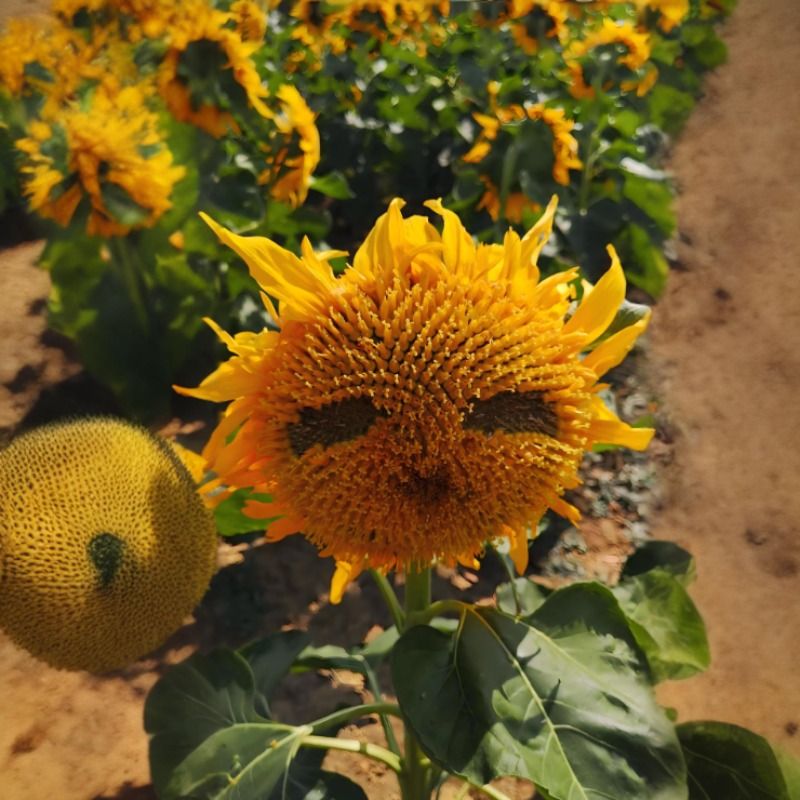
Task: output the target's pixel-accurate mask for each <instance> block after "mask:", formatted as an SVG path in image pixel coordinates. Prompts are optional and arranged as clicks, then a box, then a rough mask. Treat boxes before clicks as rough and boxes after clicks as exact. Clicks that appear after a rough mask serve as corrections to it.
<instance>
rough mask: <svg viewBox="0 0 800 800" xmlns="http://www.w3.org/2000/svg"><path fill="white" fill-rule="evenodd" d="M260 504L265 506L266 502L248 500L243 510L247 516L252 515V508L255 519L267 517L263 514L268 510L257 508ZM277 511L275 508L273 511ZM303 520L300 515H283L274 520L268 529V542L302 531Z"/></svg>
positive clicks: (277, 540)
mask: <svg viewBox="0 0 800 800" xmlns="http://www.w3.org/2000/svg"><path fill="white" fill-rule="evenodd" d="M256 505H258V506H264V505H266V504H265V503H257V502H256V501H255V500H248V501H247V502H246V503H245V505H244V508H243V509H242V511H243V512H244V513H245V515H246V516H248V517H249V516H251V513H250V509H251V508H252V511H253V513H252V517H253V519H265V517H263V516H261V515H263V514H265V513H267V512H266V510H265V509H264V508H256ZM272 513H273V514H274V513H275V512H274V510H273V512H272ZM303 522H304V520H302V519H301V518H300V517H283V518H282V519H279V520H277V521H276V522H273V523H272V524H271V525H270V526H269V530H268V531H267V541H268V542H279V541H280V540H281V539H285V538H286V537H287V536H291V535H292V534H294V533H300V531H302V530H303Z"/></svg>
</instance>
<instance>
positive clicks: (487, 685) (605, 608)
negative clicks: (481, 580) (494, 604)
mask: <svg viewBox="0 0 800 800" xmlns="http://www.w3.org/2000/svg"><path fill="white" fill-rule="evenodd" d="M570 588H572V589H574V591H572V592H571V593H570V592H569V591H566V590H565V591H564V592H563V593H556V594H555V595H554V596H553V597H551V598H549V599H548V600H547V601H546V602H545V603H544V604H543V605H542V606H541V607H540V608H539V609H538V611H537V612H536V613H535V614H534V615H533V616H532V617H530V618H529V621H528V622H529V623H530V624H528V622H522V621H520V620H517V619H514V618H513V617H510V616H508V615H506V614H503V613H501V612H499V611H496V610H494V609H489V608H480V607H472V606H464V607H463V610H462V613H461V618H460V624H459V626H458V629H457V630H456V631H455V632H454V633H452V634H447V633H442V632H440V631H437V630H434V629H433V628H431V627H429V626H418V627H414V628H411V629H410V630H408V631H406V633H404V634H403V636H402V637H401V638H400V640H399V641H398V643H397V645H396V646H395V649H394V652H393V654H392V674H393V677H394V683H395V687H396V690H397V695H398V700H399V702H400V706H401V708H402V710H403V714H404V715H405V717H406V720H407V723H408V724H409V725H410V726H411V728H412V730H413V732H414V734H415V735H416V737H417V738H418V739H419V741H420V743H421V745H422V747H423V749H424V750H425V751H426V752H427V753H428V755H429V756H430V757H431V759H432V760H434V761H435V762H436V763H437V764H439V765H440V766H442V767H444V768H445V769H447V770H449V771H451V772H454V773H456V774H458V775H461V776H463V777H465V778H468V779H469V780H471V781H473V782H475V783H478V784H485V783H488V782H489V781H490V780H492V779H493V778H495V777H498V776H500V775H514V776H518V777H521V778H526V779H528V780H531V781H533V782H534V783H535V784H537V785H539V786H541V787H542V788H544V789H545V790H546V791H547V792H548V793H549V794H550V795H551V796H552V797H553V798H555V799H556V800H579V799H580V800H584V799H585V800H601V798H602V799H603V800H608V798H620V799H621V798H648V800H673V799H674V800H685V798H686V797H687V794H686V773H685V765H684V763H683V759H682V756H681V752H680V747H679V745H678V741H677V738H676V736H675V732H674V729H673V727H672V725H671V724H670V723H669V721H668V720H667V718H666V716H665V715H664V713H663V711H662V710H661V709H660V708H659V707H658V705H657V704H656V702H655V700H654V698H653V695H652V690H651V687H650V684H649V680H648V675H647V670H646V668H645V667H644V666H643V663H642V660H641V658H640V656H639V654H638V652H637V651H636V647H635V644H633V642H632V639H631V637H630V633H629V632H628V629H627V625H626V623H625V620H624V618H623V616H622V614H621V612H620V611H619V607H618V606H617V604H616V602H615V601H614V598H613V596H611V594H610V593H609V592H608V591H607V590H605V589H604V588H603V587H601V586H599V585H595V584H589V585H584V586H581V587H570ZM559 595H561V596H560V597H559Z"/></svg>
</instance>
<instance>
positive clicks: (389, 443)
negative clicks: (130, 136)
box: [180, 200, 652, 599]
mask: <svg viewBox="0 0 800 800" xmlns="http://www.w3.org/2000/svg"><path fill="white" fill-rule="evenodd" d="M402 205H403V204H402V202H401V201H399V200H395V201H393V202H392V204H391V205H390V207H389V210H388V212H387V213H386V214H384V215H383V216H382V217H381V218H380V219H379V220H378V221H377V223H376V225H375V227H374V229H373V230H372V231H371V233H370V234H369V236H368V237H367V239H366V241H365V242H364V244H363V245H362V246H361V247H360V249H359V250H358V252H357V253H356V254H355V258H354V259H353V264H352V266H351V267H350V268H349V269H347V270H346V271H345V272H344V274H343V275H342V276H341V277H339V278H336V277H334V274H333V272H332V270H331V268H330V266H329V264H328V263H327V262H328V259H329V258H330V257H331V256H332V255H334V254H331V253H322V254H315V253H314V252H313V250H312V249H311V246H310V245H309V243H308V242H307V241H306V242H304V246H303V255H302V258H298V257H296V256H295V255H293V254H291V253H289V252H287V251H285V250H283V249H282V248H280V247H279V246H278V245H276V244H275V243H273V242H271V241H270V240H268V239H263V238H255V237H242V236H237V235H235V234H233V233H231V232H229V231H227V230H225V229H224V228H222V227H220V226H218V225H217V224H216V223H214V222H212V221H210V220H207V221H208V222H209V224H210V225H211V226H212V227H213V229H214V230H215V232H216V233H217V235H218V236H219V237H220V239H221V240H222V241H223V242H225V243H226V244H228V245H229V246H231V247H232V248H233V249H234V250H235V251H236V252H237V253H239V255H241V256H242V257H243V258H244V259H245V261H246V262H247V263H248V265H249V267H250V270H251V273H252V275H253V277H254V278H255V279H256V280H257V281H258V283H259V284H260V285H261V287H262V289H263V290H264V294H263V297H264V301H265V303H266V305H267V308H268V309H269V310H270V313H271V314H272V315H273V317H274V318H275V319H276V321H277V322H278V323H279V325H280V331H279V332H274V331H265V332H262V333H260V334H253V333H243V334H239V335H237V336H235V337H231V336H229V335H227V334H225V333H223V332H222V331H218V332H219V334H220V336H221V337H222V338H223V340H224V341H225V342H226V343H227V344H228V346H229V348H230V349H231V351H232V352H233V353H234V356H233V358H231V359H230V360H229V361H228V362H227V363H225V364H222V365H221V366H220V367H219V369H218V370H217V371H216V372H214V373H212V374H211V375H210V376H209V377H208V378H206V380H205V381H203V383H202V384H201V385H200V386H199V387H198V388H197V389H193V390H186V389H183V390H180V391H183V392H185V393H187V394H192V395H193V396H195V397H200V398H204V399H208V400H215V401H233V402H232V403H231V405H230V406H229V407H228V410H227V412H226V415H225V417H224V419H223V420H222V422H221V424H220V426H219V427H218V429H217V430H216V431H215V433H214V435H213V436H212V438H211V440H210V442H209V445H208V447H207V449H206V452H205V455H206V457H207V459H208V461H209V465H210V467H211V468H212V469H213V470H214V471H216V472H217V474H218V476H219V478H220V480H221V481H222V482H223V483H225V484H227V485H228V486H229V487H232V488H236V487H253V488H255V489H257V490H258V491H264V492H269V493H271V494H272V495H273V497H274V499H275V503H271V504H263V505H262V504H259V503H255V502H251V503H250V504H249V506H248V507H247V511H248V513H250V514H251V515H252V516H254V517H259V516H261V517H264V518H266V517H275V516H276V514H277V513H282V514H284V515H285V516H284V518H283V519H281V520H279V521H278V522H277V523H273V525H272V526H271V527H270V535H271V536H272V537H273V538H279V537H281V536H284V535H288V534H289V533H294V532H297V531H301V530H302V531H303V532H304V533H305V535H306V536H307V537H308V538H309V539H310V540H311V541H312V542H314V543H315V544H317V545H318V546H319V547H320V548H321V550H322V554H323V555H331V556H334V557H335V558H336V560H337V562H339V569H338V571H337V576H336V578H335V580H334V590H333V593H332V594H333V596H334V599H336V597H338V596H339V595H340V593H341V589H342V587H343V585H344V583H345V582H346V580H347V578H348V577H352V576H353V575H354V574H356V573H357V572H358V571H360V569H362V568H363V567H365V566H373V567H377V568H379V569H382V570H388V569H391V568H393V567H399V568H402V567H404V566H406V565H408V564H410V563H416V564H427V563H430V562H432V561H436V560H444V561H449V562H453V561H462V562H467V563H472V562H473V560H474V557H475V555H476V554H478V553H479V552H480V551H481V550H482V548H483V546H484V544H485V542H486V541H487V540H491V539H494V538H497V537H501V536H505V537H508V538H509V540H510V541H511V545H512V555H513V556H514V558H515V560H516V562H517V565H518V567H520V568H522V567H523V566H524V563H525V561H526V559H527V532H528V531H529V530H530V529H531V527H532V526H533V527H535V524H536V522H537V521H538V519H539V518H540V517H541V515H542V514H543V513H544V512H545V511H546V510H547V509H548V508H552V509H555V510H556V511H558V512H559V513H563V514H566V515H568V516H570V517H571V518H576V515H577V512H576V510H575V509H573V508H572V507H571V506H569V505H567V504H566V503H565V502H564V501H563V500H562V499H561V494H562V493H563V492H564V491H565V490H566V489H568V488H570V487H573V486H575V485H576V483H577V470H578V466H579V464H580V461H581V458H582V456H583V453H584V451H585V450H586V449H587V448H588V447H590V446H591V445H592V444H593V443H595V442H598V441H603V442H607V443H618V444H623V445H627V446H632V447H644V446H646V444H647V443H648V441H649V440H650V437H651V436H652V431H649V430H642V429H636V430H635V429H632V428H629V427H628V426H627V425H625V424H624V423H622V422H620V421H619V420H618V419H617V418H616V417H615V416H614V415H613V414H612V413H611V412H610V411H609V410H608V409H607V408H606V407H605V406H604V405H603V403H602V401H601V400H600V398H599V397H598V395H597V393H596V392H597V389H598V386H597V379H598V376H599V375H601V374H602V373H603V372H605V371H606V370H607V369H609V368H610V367H612V366H614V365H615V364H617V363H619V362H620V361H621V360H622V358H624V356H625V354H626V353H627V351H628V350H629V349H630V347H631V346H632V344H633V342H634V340H635V339H636V337H637V336H638V335H639V333H641V331H642V330H643V329H644V327H645V325H646V322H647V320H646V319H645V320H641V321H640V322H638V323H636V324H635V325H634V326H631V327H629V328H627V329H625V330H623V331H621V332H619V333H616V334H614V335H613V336H611V337H610V338H608V339H606V340H605V341H604V342H603V343H602V344H600V345H598V346H597V347H596V348H595V349H594V350H593V352H592V353H590V354H589V355H587V356H585V357H583V358H582V357H581V353H582V352H583V351H585V350H587V349H588V348H589V347H590V346H591V344H592V343H593V342H595V341H596V340H597V339H598V337H599V336H600V335H601V334H602V333H603V332H604V331H605V330H606V329H607V327H608V326H609V324H610V323H611V321H612V319H613V318H614V316H615V314H616V311H617V309H618V307H619V305H620V303H621V302H622V300H623V297H624V292H625V279H624V276H623V273H622V268H621V266H620V264H619V261H618V260H617V257H616V254H615V253H614V252H613V250H610V253H611V259H612V266H611V269H610V270H609V271H608V273H607V274H606V275H605V276H604V277H603V278H602V279H601V280H600V281H599V282H598V284H597V285H596V286H595V287H594V289H593V290H592V291H591V292H589V293H585V294H584V299H583V302H582V303H581V304H580V306H578V307H577V309H575V310H574V313H572V316H571V317H569V319H566V317H567V315H568V313H569V312H570V311H571V310H572V309H571V304H572V297H573V293H574V292H573V288H572V285H573V283H574V281H575V280H576V278H577V270H576V269H571V270H567V271H565V272H562V273H559V274H558V275H554V276H552V277H550V278H547V279H545V280H543V281H540V280H539V270H538V268H537V266H536V262H537V258H538V255H539V253H540V251H541V249H542V247H543V246H544V243H545V241H546V239H547V237H548V235H549V233H550V230H551V227H552V220H553V215H554V213H555V201H554V202H552V203H551V204H550V206H549V207H548V209H547V211H546V212H545V214H544V216H543V217H542V219H541V220H540V221H539V222H538V223H537V225H536V226H535V227H534V228H533V229H531V230H530V231H529V232H528V233H527V234H526V235H525V236H524V237H523V238H522V239H520V237H519V236H517V235H516V234H515V233H514V232H513V231H509V232H508V233H507V234H506V237H505V240H504V242H503V244H502V245H478V246H476V245H475V244H474V243H473V240H472V239H471V237H470V236H469V234H468V233H467V232H466V231H465V230H464V228H463V227H462V226H461V223H460V221H459V220H458V218H457V217H456V215H455V214H453V213H452V212H450V211H447V210H446V209H444V208H443V207H442V205H441V203H440V202H439V201H429V202H428V203H427V205H428V207H429V208H431V209H432V210H433V211H435V212H436V213H437V214H440V215H441V216H442V217H443V218H444V226H443V230H442V232H441V233H440V232H439V231H438V230H437V229H436V228H435V227H434V226H433V225H432V224H431V223H430V222H429V221H428V219H427V218H425V217H422V216H412V217H410V218H406V219H404V218H403V217H402V215H401V208H402ZM270 296H271V297H276V298H278V300H279V301H280V314H278V311H277V310H276V309H275V308H274V306H273V304H272V301H271V300H270ZM234 432H235V436H231V434H232V433H234Z"/></svg>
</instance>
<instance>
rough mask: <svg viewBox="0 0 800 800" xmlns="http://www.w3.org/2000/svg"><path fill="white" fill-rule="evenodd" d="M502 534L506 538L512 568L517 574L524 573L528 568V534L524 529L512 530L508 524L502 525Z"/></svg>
mask: <svg viewBox="0 0 800 800" xmlns="http://www.w3.org/2000/svg"><path fill="white" fill-rule="evenodd" d="M502 534H503V536H505V537H506V538H507V539H508V544H509V546H510V550H509V555H510V556H511V560H512V561H513V562H514V569H516V570H517V574H518V575H522V574H524V572H525V570H526V569H527V568H528V534H527V533H526V532H525V531H524V530H521V531H518V530H514V528H511V527H509V526H508V525H503V527H502Z"/></svg>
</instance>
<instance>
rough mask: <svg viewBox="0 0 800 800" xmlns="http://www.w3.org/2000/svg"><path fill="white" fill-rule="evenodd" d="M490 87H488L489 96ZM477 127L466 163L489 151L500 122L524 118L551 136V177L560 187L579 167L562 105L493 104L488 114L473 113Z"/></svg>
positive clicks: (475, 160)
mask: <svg viewBox="0 0 800 800" xmlns="http://www.w3.org/2000/svg"><path fill="white" fill-rule="evenodd" d="M491 93H492V90H491V89H490V95H491ZM473 117H474V118H475V120H476V122H478V124H479V125H480V126H481V133H480V136H479V137H478V140H477V141H476V142H475V144H474V145H473V147H472V148H471V149H470V151H469V152H468V153H467V154H466V155H465V156H464V161H466V162H467V163H468V164H478V163H480V162H481V161H483V159H484V158H486V156H488V155H489V153H490V152H491V150H492V143H493V142H495V141H496V140H497V137H498V135H499V133H500V131H501V128H502V126H503V125H508V124H511V123H519V122H522V121H524V120H526V119H527V120H530V121H532V122H543V123H544V124H545V125H546V126H547V127H548V128H549V130H550V132H551V133H552V135H553V180H555V181H556V183H560V184H561V185H562V186H567V185H568V184H569V170H571V169H580V168H581V167H582V166H583V162H582V161H581V160H580V159H579V158H578V140H577V139H576V138H575V137H574V136H573V135H572V129H573V128H574V127H575V123H574V122H573V121H572V120H571V119H568V118H567V116H566V113H565V111H564V109H563V108H548V107H547V106H544V105H543V104H542V103H536V104H534V105H531V106H527V107H526V108H523V107H522V106H520V105H511V106H507V107H505V108H504V107H495V108H494V112H493V113H492V114H473Z"/></svg>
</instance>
